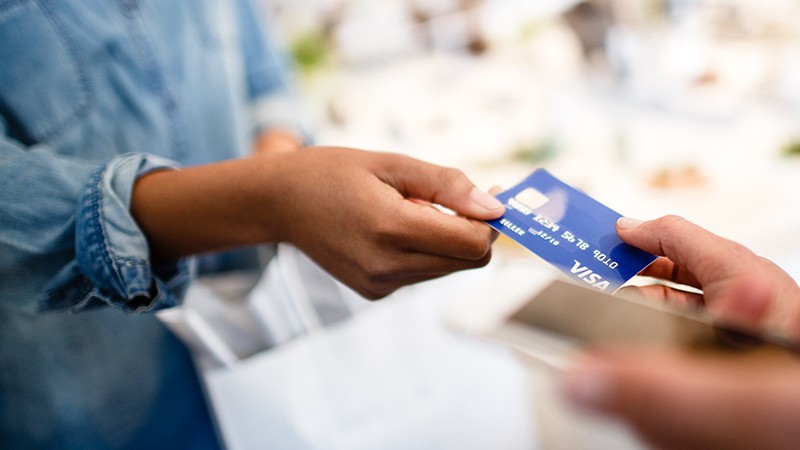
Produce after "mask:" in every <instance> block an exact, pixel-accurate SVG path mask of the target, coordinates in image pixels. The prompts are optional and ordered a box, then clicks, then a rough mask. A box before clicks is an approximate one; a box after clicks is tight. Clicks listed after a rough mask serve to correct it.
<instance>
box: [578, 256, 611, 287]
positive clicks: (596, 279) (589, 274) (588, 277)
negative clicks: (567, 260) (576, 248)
mask: <svg viewBox="0 0 800 450" xmlns="http://www.w3.org/2000/svg"><path fill="white" fill-rule="evenodd" d="M573 261H575V264H574V265H573V266H572V269H569V271H570V273H572V274H575V276H577V277H578V278H580V279H581V280H583V281H584V282H586V283H588V284H590V285H592V287H594V288H597V289H600V290H601V291H605V290H606V288H608V285H609V283H608V281H605V280H603V277H602V276H600V274H597V273H595V272H594V271H593V270H591V269H589V268H588V267H585V266H582V265H581V263H580V262H578V260H577V259H573Z"/></svg>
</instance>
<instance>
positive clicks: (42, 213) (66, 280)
mask: <svg viewBox="0 0 800 450" xmlns="http://www.w3.org/2000/svg"><path fill="white" fill-rule="evenodd" d="M174 167H175V164H174V163H172V162H170V161H167V160H164V159H161V158H157V157H154V156H149V155H145V154H128V155H122V156H118V157H115V158H113V159H111V160H108V161H105V162H88V161H83V160H79V159H74V158H68V157H62V156H59V155H55V154H53V153H52V152H50V151H49V149H47V148H45V147H30V148H24V147H22V146H20V145H18V144H17V143H16V142H15V141H13V140H10V139H7V138H0V274H1V275H2V278H3V279H2V280H1V281H0V307H10V308H15V309H18V310H21V311H25V312H28V313H38V312H43V311H48V310H62V311H63V310H70V311H72V312H79V311H81V310H84V309H89V308H96V307H108V306H111V307H114V308H118V309H120V310H123V311H126V312H130V313H134V312H143V311H149V310H155V309H161V308H165V307H170V306H174V305H176V304H178V303H179V302H180V299H181V298H182V295H183V294H184V292H185V290H186V288H187V287H188V283H189V281H190V278H191V276H190V272H191V270H190V261H189V260H186V259H183V260H179V261H174V262H171V263H168V264H163V265H159V266H154V265H153V264H152V263H151V261H150V259H149V251H148V247H147V240H146V237H145V236H144V234H143V232H142V230H141V229H140V228H139V227H138V225H137V224H136V222H135V220H134V219H133V217H132V215H131V213H130V202H131V194H132V191H133V185H134V182H135V181H136V179H137V178H138V177H140V176H142V175H144V174H146V173H148V172H152V171H154V170H164V169H171V168H174Z"/></svg>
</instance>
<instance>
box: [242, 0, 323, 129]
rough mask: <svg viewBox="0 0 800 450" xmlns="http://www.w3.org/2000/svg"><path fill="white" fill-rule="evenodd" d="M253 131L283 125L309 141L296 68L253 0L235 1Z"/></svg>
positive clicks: (282, 126)
mask: <svg viewBox="0 0 800 450" xmlns="http://www.w3.org/2000/svg"><path fill="white" fill-rule="evenodd" d="M236 17H237V22H238V29H239V38H240V41H241V49H242V55H243V59H244V69H245V76H246V82H247V93H248V99H249V101H250V115H251V121H252V123H253V132H254V133H255V132H258V131H260V130H264V129H269V128H280V129H283V130H286V131H289V132H293V133H295V134H296V135H297V136H298V137H299V138H301V139H302V140H303V141H304V142H306V143H310V140H311V139H310V136H309V133H308V127H307V126H306V124H305V122H304V120H303V112H302V109H303V108H302V107H301V103H300V98H299V95H298V93H297V90H296V89H295V87H294V85H293V83H292V80H291V77H290V76H289V75H290V74H291V73H292V71H293V67H292V64H291V63H290V61H289V59H288V57H287V55H286V54H285V53H283V52H282V51H281V49H280V48H279V47H278V46H277V44H276V41H275V38H274V36H272V35H271V33H270V32H269V30H268V29H267V28H266V27H265V23H264V20H261V19H264V18H266V16H265V13H264V12H263V11H261V10H260V9H257V8H256V7H255V6H254V5H253V3H252V1H251V0H236Z"/></svg>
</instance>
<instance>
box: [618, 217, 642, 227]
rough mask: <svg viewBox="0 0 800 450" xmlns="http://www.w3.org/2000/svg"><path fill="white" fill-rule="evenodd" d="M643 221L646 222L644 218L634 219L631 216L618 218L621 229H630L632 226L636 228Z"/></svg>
mask: <svg viewBox="0 0 800 450" xmlns="http://www.w3.org/2000/svg"><path fill="white" fill-rule="evenodd" d="M642 223H644V221H643V220H639V219H634V218H631V217H620V218H619V219H617V227H619V229H620V230H629V229H631V228H636V227H638V226H639V225H641V224H642Z"/></svg>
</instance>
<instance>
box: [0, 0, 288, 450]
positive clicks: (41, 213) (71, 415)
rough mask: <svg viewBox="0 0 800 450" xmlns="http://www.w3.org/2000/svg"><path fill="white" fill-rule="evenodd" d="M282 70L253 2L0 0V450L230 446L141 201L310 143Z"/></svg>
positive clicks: (178, 291) (179, 277) (177, 286)
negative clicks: (279, 145)
mask: <svg viewBox="0 0 800 450" xmlns="http://www.w3.org/2000/svg"><path fill="white" fill-rule="evenodd" d="M283 69H284V61H283V60H282V58H281V57H280V55H279V54H277V53H276V51H275V50H274V48H273V47H272V46H271V42H270V40H269V39H268V36H267V34H266V32H265V30H264V29H263V28H261V27H260V24H259V21H258V16H257V15H256V13H255V11H254V9H253V5H251V4H250V3H249V0H203V1H199V0H195V1H189V0H172V1H161V0H150V1H146V0H59V1H54V0H0V448H48V449H55V448H76V449H77V448H80V449H94V448H151V449H152V448H215V447H217V446H218V443H217V440H216V438H215V434H214V431H213V426H212V423H211V421H210V418H209V412H208V407H207V405H206V404H205V402H204V399H203V395H202V390H201V388H200V385H199V382H198V377H197V375H196V373H195V371H194V369H193V366H192V362H191V359H190V358H189V356H188V354H187V351H186V349H185V348H184V347H183V345H182V344H181V343H180V342H178V341H177V340H176V339H175V338H174V337H173V336H172V335H171V334H170V333H169V332H168V331H167V330H166V329H165V328H164V327H163V326H162V325H161V324H160V323H159V322H158V320H157V319H156V318H155V316H154V315H152V314H149V312H152V311H155V310H158V309H160V308H166V307H171V306H174V305H176V304H178V303H179V302H180V299H181V296H182V294H183V293H184V292H185V289H186V287H187V284H188V282H189V281H190V279H191V275H190V264H189V262H188V261H186V260H182V261H177V262H175V263H171V264H166V265H162V266H154V265H153V264H151V262H150V260H149V255H148V249H147V245H146V240H145V237H144V235H143V234H142V232H141V230H140V229H139V227H138V226H137V224H136V222H135V221H134V220H133V218H132V217H131V214H130V211H129V210H130V199H131V193H132V186H133V183H134V181H135V180H136V179H137V178H138V177H140V176H142V175H143V174H146V173H148V172H150V171H153V170H158V169H163V168H165V167H173V166H176V165H194V164H202V163H208V162H212V161H217V160H221V159H227V158H233V157H238V156H242V155H243V154H244V153H245V152H247V151H248V150H249V146H250V142H251V136H252V134H253V133H255V132H256V131H257V130H260V129H262V128H264V127H270V126H280V127H282V128H288V129H297V130H299V129H300V125H299V122H298V121H297V114H296V110H294V109H292V108H291V105H292V95H291V92H290V90H289V89H288V87H287V82H286V80H285V78H284V76H283ZM187 226H190V224H187Z"/></svg>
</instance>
